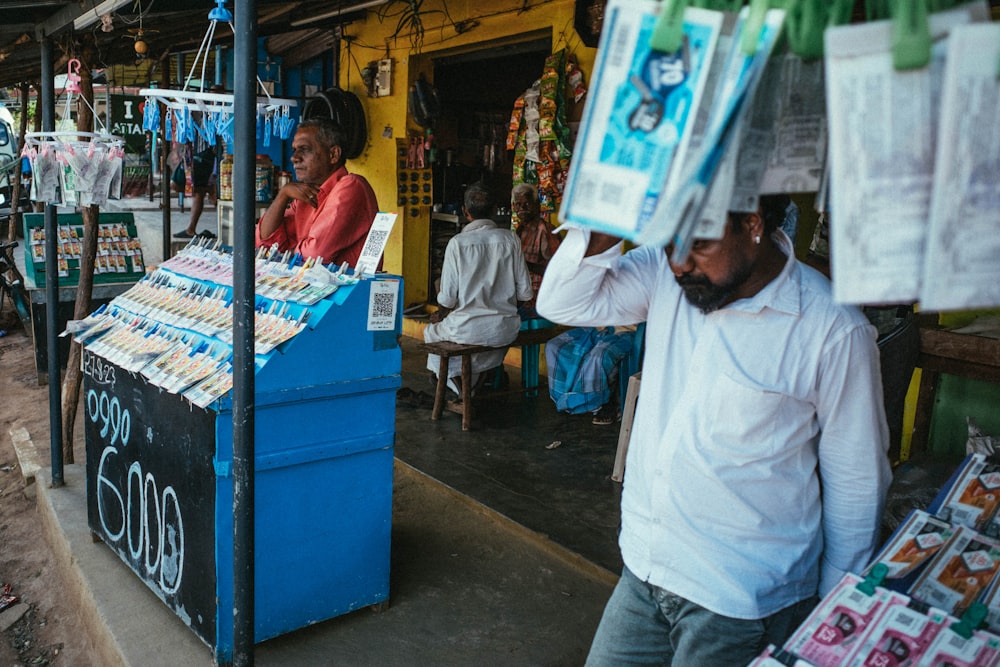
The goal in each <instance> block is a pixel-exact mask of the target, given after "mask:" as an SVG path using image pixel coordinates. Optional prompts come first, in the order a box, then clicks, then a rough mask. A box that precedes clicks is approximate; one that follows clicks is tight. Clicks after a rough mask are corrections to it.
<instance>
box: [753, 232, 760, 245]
mask: <svg viewBox="0 0 1000 667" xmlns="http://www.w3.org/2000/svg"><path fill="white" fill-rule="evenodd" d="M753 242H754V243H755V244H756V245H760V234H758V235H757V236H755V237H753Z"/></svg>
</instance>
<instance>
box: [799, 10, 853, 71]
mask: <svg viewBox="0 0 1000 667" xmlns="http://www.w3.org/2000/svg"><path fill="white" fill-rule="evenodd" d="M853 4H854V3H853V0H833V1H832V2H830V1H828V0H789V2H788V5H787V6H786V11H787V14H786V15H785V32H786V34H787V35H788V43H789V45H790V46H791V47H792V51H794V52H795V53H797V54H798V55H799V56H801V57H802V58H804V59H806V60H811V59H814V58H820V57H822V56H823V33H824V32H825V31H826V28H827V27H829V26H833V25H844V24H846V23H848V22H849V21H850V20H851V11H852V9H853Z"/></svg>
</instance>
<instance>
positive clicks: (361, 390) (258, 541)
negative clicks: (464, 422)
mask: <svg viewBox="0 0 1000 667" xmlns="http://www.w3.org/2000/svg"><path fill="white" fill-rule="evenodd" d="M385 282H399V279H398V278H395V277H387V276H378V278H377V279H375V280H364V281H361V282H359V283H357V284H355V285H353V286H344V287H340V289H338V291H336V292H335V293H333V294H332V295H330V296H328V297H326V298H324V299H323V300H321V301H319V302H318V303H317V304H316V305H314V306H309V307H304V306H303V307H302V308H305V309H306V310H307V311H308V313H307V315H308V320H307V326H306V328H305V329H304V330H303V331H301V332H300V333H299V334H298V335H296V336H295V337H293V338H291V339H289V340H287V341H285V342H284V343H282V344H281V345H279V346H278V347H277V348H275V349H274V350H272V351H271V352H269V353H268V354H266V355H263V356H261V355H258V356H257V359H256V361H257V363H256V366H257V369H256V373H255V393H254V405H255V447H254V469H255V491H254V493H255V501H256V502H255V523H254V531H255V550H254V574H255V577H254V600H255V608H254V631H255V641H257V642H260V641H263V640H266V639H269V638H271V637H274V636H277V635H280V634H283V633H286V632H290V631H292V630H295V629H298V628H301V627H304V626H306V625H310V624H312V623H316V622H319V621H322V620H325V619H329V618H332V617H334V616H338V615H341V614H344V613H347V612H350V611H353V610H356V609H358V608H361V607H364V606H368V605H374V604H377V603H381V602H383V601H385V600H387V598H388V595H389V545H390V531H391V523H392V471H393V445H394V437H395V431H394V429H395V392H396V389H397V388H398V387H399V386H400V385H401V380H400V368H401V351H400V348H399V346H398V342H397V337H398V335H399V333H400V330H401V313H400V312H399V310H398V309H395V312H394V313H393V314H392V315H390V316H389V317H390V320H389V322H390V323H391V322H393V321H394V322H395V325H394V327H392V328H391V329H388V330H378V331H373V330H369V325H368V322H369V309H370V308H374V306H373V305H372V304H373V303H375V302H376V301H378V297H379V296H380V295H381V294H382V293H383V292H382V291H381V290H378V289H375V287H373V286H378V287H384V285H380V283H385ZM208 285H209V286H211V287H213V288H216V289H217V288H219V286H218V285H213V284H211V283H208ZM223 289H229V288H225V287H223ZM398 293H399V294H401V293H402V291H401V288H400V289H399V292H398ZM229 296H230V297H231V292H230V293H229ZM269 305H270V304H269V303H268V300H267V299H262V298H261V297H260V296H258V308H259V309H260V308H267V307H268V306H269ZM378 305H379V307H382V306H384V305H385V304H384V302H380V303H379V304H378ZM215 342H216V344H218V341H217V340H216V341H215ZM92 348H93V349H98V348H94V346H92V345H90V344H86V345H85V346H84V357H83V364H84V406H85V420H86V427H85V434H86V448H87V504H88V522H89V525H90V528H91V530H92V531H93V532H94V533H95V535H97V536H98V537H99V538H100V539H101V540H103V541H104V542H105V543H106V544H107V545H108V546H110V547H111V549H112V550H113V551H114V552H115V553H117V554H118V555H119V557H120V558H121V559H122V560H123V561H124V562H125V563H126V564H127V565H128V566H129V567H130V568H131V569H132V570H133V571H134V572H135V574H136V575H137V576H139V578H140V579H142V581H143V582H144V583H145V584H146V585H147V586H148V587H149V588H150V589H151V590H152V591H153V592H154V593H155V594H156V595H157V596H158V597H159V598H160V599H161V600H162V601H163V602H164V603H165V604H166V605H167V606H168V607H170V608H171V609H172V610H173V611H174V612H175V613H176V614H177V615H178V617H179V618H180V619H181V620H182V621H184V623H185V624H187V625H188V626H189V627H190V628H191V629H192V630H193V631H194V632H195V633H196V634H197V635H198V636H199V637H200V638H202V639H203V640H204V641H205V642H206V643H207V644H208V645H209V646H210V647H212V649H213V650H214V652H215V655H216V658H217V659H218V660H220V661H225V660H229V659H231V655H232V651H233V637H232V632H233V585H234V583H233V580H234V573H233V549H234V544H233V486H234V480H233V477H232V472H233V470H232V468H233V424H232V422H233V414H232V400H231V397H230V396H231V392H230V393H229V394H226V395H224V396H223V397H222V398H221V399H219V400H217V401H215V402H214V403H211V404H209V405H208V407H207V408H204V409H202V408H199V407H197V406H195V405H193V404H192V403H191V402H189V401H188V400H187V399H186V398H184V397H182V396H181V395H179V394H172V393H169V392H168V391H166V390H164V389H161V388H160V387H157V386H154V385H153V384H151V383H150V382H149V381H148V380H147V378H146V377H145V376H143V375H141V374H137V373H131V372H128V371H126V370H124V369H123V368H122V367H121V366H119V365H117V364H115V363H111V362H109V361H108V360H107V359H105V358H103V357H101V356H98V355H97V354H95V353H94V352H93V349H92ZM258 349H260V348H258Z"/></svg>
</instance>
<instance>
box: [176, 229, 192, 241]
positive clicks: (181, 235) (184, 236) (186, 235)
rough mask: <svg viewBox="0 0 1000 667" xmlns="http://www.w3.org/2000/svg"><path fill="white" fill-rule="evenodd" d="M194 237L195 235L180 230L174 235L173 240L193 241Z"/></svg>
mask: <svg viewBox="0 0 1000 667" xmlns="http://www.w3.org/2000/svg"><path fill="white" fill-rule="evenodd" d="M194 237H195V235H194V234H192V233H191V232H189V231H188V230H186V229H182V230H181V231H179V232H177V233H176V234H174V238H175V239H193V238H194Z"/></svg>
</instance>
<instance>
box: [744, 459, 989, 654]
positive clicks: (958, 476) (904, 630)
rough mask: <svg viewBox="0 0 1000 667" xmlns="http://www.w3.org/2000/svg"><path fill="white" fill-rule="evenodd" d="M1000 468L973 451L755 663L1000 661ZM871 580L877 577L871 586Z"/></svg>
mask: <svg viewBox="0 0 1000 667" xmlns="http://www.w3.org/2000/svg"><path fill="white" fill-rule="evenodd" d="M998 490H1000V464H998V463H994V462H992V461H991V460H990V459H989V458H988V457H987V456H985V455H983V454H972V455H970V456H968V457H967V458H966V459H965V460H964V461H963V462H962V464H961V465H960V466H959V467H958V469H957V470H956V471H955V474H954V475H952V478H951V479H950V480H949V482H948V483H947V484H946V485H945V487H944V488H943V489H942V490H941V492H940V493H939V494H938V497H937V498H936V499H935V501H934V502H933V503H932V504H931V506H930V507H929V508H928V510H926V511H925V510H920V509H914V510H912V511H911V512H910V514H909V515H908V516H907V518H906V520H905V521H904V522H903V523H902V524H901V525H900V526H899V528H897V530H896V531H895V532H894V534H893V535H892V537H891V538H890V539H889V540H888V542H887V543H886V544H885V546H884V547H883V548H882V549H881V551H880V552H879V553H878V554H877V555H876V556H875V558H874V559H873V560H872V563H871V565H870V566H869V567H868V568H867V569H866V571H865V572H864V573H862V574H863V575H865V577H866V578H871V577H872V576H877V577H878V579H879V580H880V585H877V586H870V587H866V585H865V582H866V579H865V578H863V577H861V576H858V575H855V574H848V575H846V576H845V577H844V578H843V579H842V580H841V581H840V582H839V584H838V585H837V586H836V587H835V588H834V590H833V591H831V592H830V593H829V594H828V595H827V596H826V597H824V598H823V600H822V601H821V602H820V604H819V605H818V606H817V607H816V609H815V610H814V611H813V613H812V614H811V615H810V616H809V618H808V619H807V620H806V621H805V622H804V623H803V624H802V625H801V626H800V627H799V628H798V629H797V630H796V632H795V633H794V634H793V635H792V636H791V638H790V639H789V640H788V641H787V642H786V643H785V645H784V646H782V647H781V648H780V649H779V648H777V647H773V646H772V647H769V648H768V650H767V651H766V652H765V653H764V654H763V655H761V656H760V657H759V658H758V659H757V660H756V661H755V662H754V663H751V664H753V665H761V666H768V665H772V666H773V665H786V666H787V665H798V666H807V665H814V666H815V667H833V666H834V665H837V666H840V665H846V666H859V667H861V666H865V667H868V666H884V667H901V666H902V665H912V666H913V667H921V666H926V667H932V666H938V665H951V666H954V667H973V666H975V667H987V666H990V665H1000V576H998V572H1000V539H997V536H998V535H1000V516H998V508H1000V493H998ZM869 583H870V582H869Z"/></svg>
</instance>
